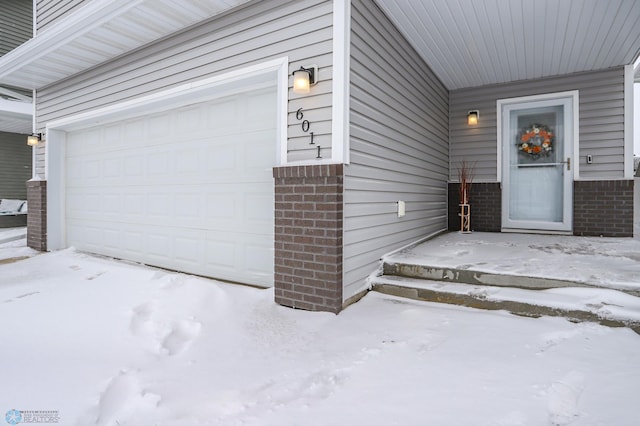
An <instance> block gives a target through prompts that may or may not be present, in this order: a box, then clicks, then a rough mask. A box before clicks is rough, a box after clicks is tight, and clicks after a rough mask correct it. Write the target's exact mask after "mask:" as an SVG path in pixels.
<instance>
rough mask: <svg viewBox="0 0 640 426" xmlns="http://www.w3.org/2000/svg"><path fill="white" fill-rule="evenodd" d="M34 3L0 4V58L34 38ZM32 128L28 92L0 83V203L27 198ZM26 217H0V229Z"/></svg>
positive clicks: (7, 1)
mask: <svg viewBox="0 0 640 426" xmlns="http://www.w3.org/2000/svg"><path fill="white" fill-rule="evenodd" d="M32 9H33V0H4V1H2V4H0V57H1V56H4V55H5V54H7V53H8V52H10V51H11V50H13V49H15V48H16V47H18V46H20V45H21V44H22V43H24V42H26V41H27V40H29V39H30V38H31V36H32V35H33V10H32ZM32 126H33V104H32V100H31V90H26V91H25V90H21V89H18V88H14V87H7V86H4V85H3V84H2V82H0V200H2V199H18V200H26V199H27V185H26V182H27V180H29V179H31V175H32V157H33V155H32V149H31V148H30V147H28V146H27V145H26V144H25V141H26V137H27V134H28V133H31V130H32ZM26 223H27V219H26V215H5V214H0V228H4V227H14V226H25V225H26Z"/></svg>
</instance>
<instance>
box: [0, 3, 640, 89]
mask: <svg viewBox="0 0 640 426" xmlns="http://www.w3.org/2000/svg"><path fill="white" fill-rule="evenodd" d="M247 1H248V0H92V1H90V2H85V4H84V5H83V6H82V7H80V8H78V9H77V10H76V11H74V12H72V13H69V14H68V15H67V16H65V17H64V18H62V19H60V20H58V21H57V22H54V23H52V24H50V25H49V26H48V27H45V29H43V30H42V31H41V32H40V33H39V34H38V35H37V36H36V37H34V38H33V39H31V40H30V41H28V42H26V43H24V44H23V45H22V46H20V47H18V48H16V49H14V50H13V51H11V52H9V53H8V54H6V55H5V56H3V57H1V58H0V85H9V86H14V87H21V88H26V89H39V88H42V87H45V86H47V85H49V84H52V83H54V82H56V81H60V80H63V79H65V78H67V77H69V76H71V75H74V74H77V73H79V72H82V71H85V70H87V69H89V68H91V67H93V66H96V65H98V64H100V63H103V62H105V61H109V60H111V59H113V58H115V57H117V56H119V55H122V54H124V53H126V52H129V51H131V50H133V49H136V48H138V47H141V46H143V45H145V44H148V43H151V42H153V41H154V40H157V39H159V38H162V37H164V36H167V35H169V34H171V33H174V32H176V31H180V30H182V29H184V28H187V27H189V26H191V25H194V24H196V23H198V22H201V21H203V20H205V19H208V18H210V17H212V16H215V15H217V14H220V13H223V12H225V11H228V10H229V9H231V8H233V7H236V6H239V5H241V4H243V3H245V2H247ZM336 1H337V0H336ZM376 1H377V2H378V4H379V5H380V7H381V8H382V9H383V10H384V11H385V13H386V14H387V15H388V16H389V17H390V19H391V20H392V21H393V22H394V23H395V25H396V26H397V27H398V28H399V30H400V31H401V32H402V33H403V34H404V36H405V37H406V38H407V39H408V40H409V42H410V43H411V44H412V45H413V46H414V48H415V49H416V50H417V52H418V54H419V55H420V56H421V57H422V58H423V59H424V60H425V62H426V63H427V64H428V65H429V66H430V67H431V69H432V70H433V71H434V72H435V73H436V75H437V76H438V77H439V78H440V79H441V80H442V82H443V83H444V84H445V86H446V87H447V88H449V89H451V90H454V89H459V88H464V87H474V86H483V85H488V84H496V83H506V82H510V81H517V80H529V79H538V78H543V77H549V76H556V75H564V74H570V73H575V72H582V71H593V70H599V69H606V68H611V67H617V66H622V65H628V64H632V63H633V61H634V60H635V59H636V58H637V56H638V53H639V52H640V1H638V0H592V1H589V2H582V1H580V2H571V1H566V0H455V1H442V0H422V1H420V2H417V1H416V2H413V1H406V0H376ZM635 78H636V81H637V80H638V79H639V78H640V72H638V71H637V72H636V73H635Z"/></svg>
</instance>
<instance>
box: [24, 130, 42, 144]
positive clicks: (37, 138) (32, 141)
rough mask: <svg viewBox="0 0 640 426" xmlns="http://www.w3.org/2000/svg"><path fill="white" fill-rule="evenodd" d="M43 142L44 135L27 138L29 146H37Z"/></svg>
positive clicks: (33, 134)
mask: <svg viewBox="0 0 640 426" xmlns="http://www.w3.org/2000/svg"><path fill="white" fill-rule="evenodd" d="M41 140H42V133H32V134H31V135H29V136H27V145H29V146H36V145H38V144H39V143H40V141H41Z"/></svg>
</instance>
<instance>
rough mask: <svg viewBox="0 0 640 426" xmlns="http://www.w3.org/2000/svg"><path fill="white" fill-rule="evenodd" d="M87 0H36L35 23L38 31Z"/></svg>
mask: <svg viewBox="0 0 640 426" xmlns="http://www.w3.org/2000/svg"><path fill="white" fill-rule="evenodd" d="M88 1H89V0H38V1H37V2H36V10H37V16H36V23H37V29H38V32H39V31H42V30H44V29H45V28H46V27H47V26H48V25H50V24H52V23H53V22H55V21H56V20H58V19H60V18H62V17H64V16H65V15H67V14H68V13H71V12H73V11H74V10H76V9H77V8H79V7H80V6H82V5H83V4H84V3H87V2H88Z"/></svg>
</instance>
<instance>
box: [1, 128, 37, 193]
mask: <svg viewBox="0 0 640 426" xmlns="http://www.w3.org/2000/svg"><path fill="white" fill-rule="evenodd" d="M25 141H26V136H25V135H20V134H17V133H6V132H0V153H1V154H0V199H3V198H11V199H19V200H26V199H27V181H28V180H29V179H31V155H32V154H31V147H30V146H27V144H26V143H25Z"/></svg>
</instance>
